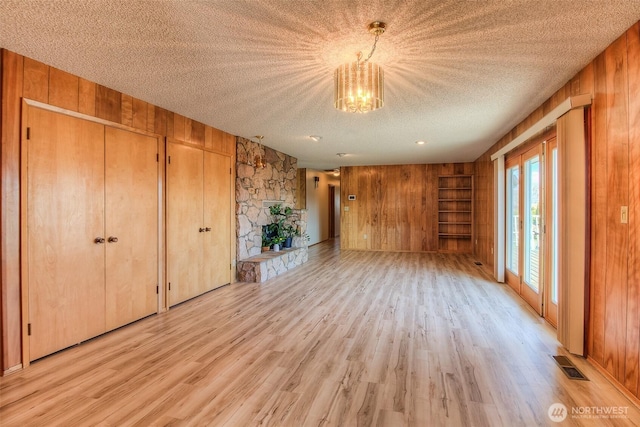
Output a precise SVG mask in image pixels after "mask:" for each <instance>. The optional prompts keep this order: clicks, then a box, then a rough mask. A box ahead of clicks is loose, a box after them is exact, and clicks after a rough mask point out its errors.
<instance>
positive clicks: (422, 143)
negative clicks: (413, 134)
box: [416, 140, 426, 145]
mask: <svg viewBox="0 0 640 427" xmlns="http://www.w3.org/2000/svg"><path fill="white" fill-rule="evenodd" d="M416 144H418V145H424V144H426V142H425V141H423V140H419V141H416Z"/></svg>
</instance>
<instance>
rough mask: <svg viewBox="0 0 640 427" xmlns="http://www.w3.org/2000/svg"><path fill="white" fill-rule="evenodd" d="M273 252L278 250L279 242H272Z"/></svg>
mask: <svg viewBox="0 0 640 427" xmlns="http://www.w3.org/2000/svg"><path fill="white" fill-rule="evenodd" d="M273 252H280V244H279V243H274V244H273Z"/></svg>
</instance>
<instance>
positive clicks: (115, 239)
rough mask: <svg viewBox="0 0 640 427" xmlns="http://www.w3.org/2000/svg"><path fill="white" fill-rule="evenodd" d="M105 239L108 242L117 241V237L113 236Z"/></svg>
mask: <svg viewBox="0 0 640 427" xmlns="http://www.w3.org/2000/svg"><path fill="white" fill-rule="evenodd" d="M107 241H108V242H109V243H118V238H117V237H114V236H109V238H108V239H107Z"/></svg>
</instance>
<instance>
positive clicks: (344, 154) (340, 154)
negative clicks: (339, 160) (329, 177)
mask: <svg viewBox="0 0 640 427" xmlns="http://www.w3.org/2000/svg"><path fill="white" fill-rule="evenodd" d="M346 155H347V153H336V156H338V157H344V156H346Z"/></svg>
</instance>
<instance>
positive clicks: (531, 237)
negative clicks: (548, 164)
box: [523, 156, 540, 292]
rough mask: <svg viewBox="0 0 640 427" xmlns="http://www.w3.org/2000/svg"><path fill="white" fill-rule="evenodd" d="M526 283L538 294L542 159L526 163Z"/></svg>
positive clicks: (524, 237) (524, 240)
mask: <svg viewBox="0 0 640 427" xmlns="http://www.w3.org/2000/svg"><path fill="white" fill-rule="evenodd" d="M524 181H525V183H524V212H523V215H524V236H523V245H524V281H525V283H526V284H527V285H529V287H530V288H531V289H533V290H534V291H536V292H538V286H539V277H540V158H539V156H534V157H532V158H530V159H528V160H527V161H526V162H525V163H524Z"/></svg>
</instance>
